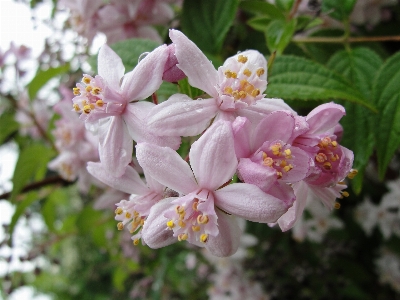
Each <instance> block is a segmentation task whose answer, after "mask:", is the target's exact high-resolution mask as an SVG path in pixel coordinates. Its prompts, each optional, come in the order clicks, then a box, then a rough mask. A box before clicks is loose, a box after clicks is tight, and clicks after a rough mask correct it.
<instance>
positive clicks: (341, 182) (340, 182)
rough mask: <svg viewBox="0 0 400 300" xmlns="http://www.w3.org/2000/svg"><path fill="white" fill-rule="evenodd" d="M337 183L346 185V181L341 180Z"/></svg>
mask: <svg viewBox="0 0 400 300" xmlns="http://www.w3.org/2000/svg"><path fill="white" fill-rule="evenodd" d="M337 184H341V185H346V182H344V181H339V182H338V183H337Z"/></svg>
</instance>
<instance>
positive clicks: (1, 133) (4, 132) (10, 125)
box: [0, 113, 19, 145]
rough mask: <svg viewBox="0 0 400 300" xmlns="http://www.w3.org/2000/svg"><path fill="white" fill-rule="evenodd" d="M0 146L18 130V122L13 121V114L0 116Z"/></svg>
mask: <svg viewBox="0 0 400 300" xmlns="http://www.w3.org/2000/svg"><path fill="white" fill-rule="evenodd" d="M0 128H1V130H0V145H2V144H3V143H4V142H5V141H6V140H7V138H8V137H9V136H10V135H11V134H13V133H14V132H16V131H17V130H18V128H19V125H18V122H16V121H15V120H14V114H12V113H3V114H2V115H0Z"/></svg>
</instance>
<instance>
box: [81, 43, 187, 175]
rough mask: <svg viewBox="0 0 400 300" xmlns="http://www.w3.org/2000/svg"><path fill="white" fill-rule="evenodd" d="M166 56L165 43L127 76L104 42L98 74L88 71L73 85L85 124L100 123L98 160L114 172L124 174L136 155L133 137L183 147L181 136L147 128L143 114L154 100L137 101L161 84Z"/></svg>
mask: <svg viewBox="0 0 400 300" xmlns="http://www.w3.org/2000/svg"><path fill="white" fill-rule="evenodd" d="M167 58H168V50H167V46H165V45H163V46H160V47H158V48H156V49H155V50H154V51H152V52H151V53H149V54H148V55H147V56H146V57H145V58H144V59H143V60H141V61H140V62H139V64H138V65H137V66H136V68H135V69H134V70H133V71H131V72H129V73H127V74H125V75H124V71H125V68H124V66H123V64H122V61H121V58H120V57H119V56H118V55H117V54H116V53H115V52H114V51H113V50H112V49H111V48H110V47H108V46H107V45H103V46H102V47H101V49H100V51H99V57H98V70H99V75H97V76H95V77H91V76H89V75H84V77H83V79H82V83H78V84H77V87H76V88H74V94H75V95H76V97H75V98H74V99H73V102H74V105H73V107H74V109H75V111H77V112H80V113H81V118H82V119H84V120H85V121H86V123H89V124H90V123H91V124H96V123H98V124H99V128H98V135H99V143H100V145H99V154H100V160H101V161H102V162H103V163H104V165H105V168H106V169H107V170H109V171H111V172H113V173H114V174H115V175H116V176H120V175H122V174H123V173H124V171H125V167H126V166H127V165H128V164H129V163H130V162H131V160H132V151H133V143H132V139H133V140H135V141H136V142H149V143H154V144H157V145H161V146H169V147H172V148H174V149H177V148H178V147H179V144H180V138H179V137H177V136H175V137H160V136H156V135H155V134H154V133H153V132H151V131H149V130H148V128H146V125H145V121H144V119H145V118H146V116H147V114H148V112H149V110H150V109H151V107H152V106H154V104H152V103H150V102H146V101H142V102H139V100H143V99H146V98H147V97H149V96H150V95H152V94H153V93H154V92H155V91H156V90H157V89H158V88H159V87H160V85H161V83H162V76H163V72H164V66H165V62H166V60H167ZM99 120H101V122H98V121H99Z"/></svg>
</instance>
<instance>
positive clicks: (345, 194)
mask: <svg viewBox="0 0 400 300" xmlns="http://www.w3.org/2000/svg"><path fill="white" fill-rule="evenodd" d="M341 194H342V196H343V197H348V196H350V194H349V192H346V191H343V192H341Z"/></svg>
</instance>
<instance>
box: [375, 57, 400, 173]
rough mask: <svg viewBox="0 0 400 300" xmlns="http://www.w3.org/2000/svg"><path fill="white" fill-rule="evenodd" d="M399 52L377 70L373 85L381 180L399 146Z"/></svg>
mask: <svg viewBox="0 0 400 300" xmlns="http://www.w3.org/2000/svg"><path fill="white" fill-rule="evenodd" d="M399 82H400V52H398V53H396V54H395V55H393V56H392V57H390V58H389V59H388V60H386V62H385V63H384V64H383V65H382V67H381V68H380V69H379V71H378V74H377V75H376V77H375V80H374V84H373V88H372V90H373V92H372V95H373V99H374V101H375V103H377V106H378V109H379V110H380V115H379V118H377V124H376V126H375V128H376V139H377V146H376V148H377V154H378V164H379V165H378V169H379V176H380V178H381V179H383V178H384V176H385V172H386V168H387V166H388V165H389V162H390V160H391V159H392V156H393V154H394V153H395V151H396V150H397V149H398V147H399V146H400V122H399V120H400V88H399Z"/></svg>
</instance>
